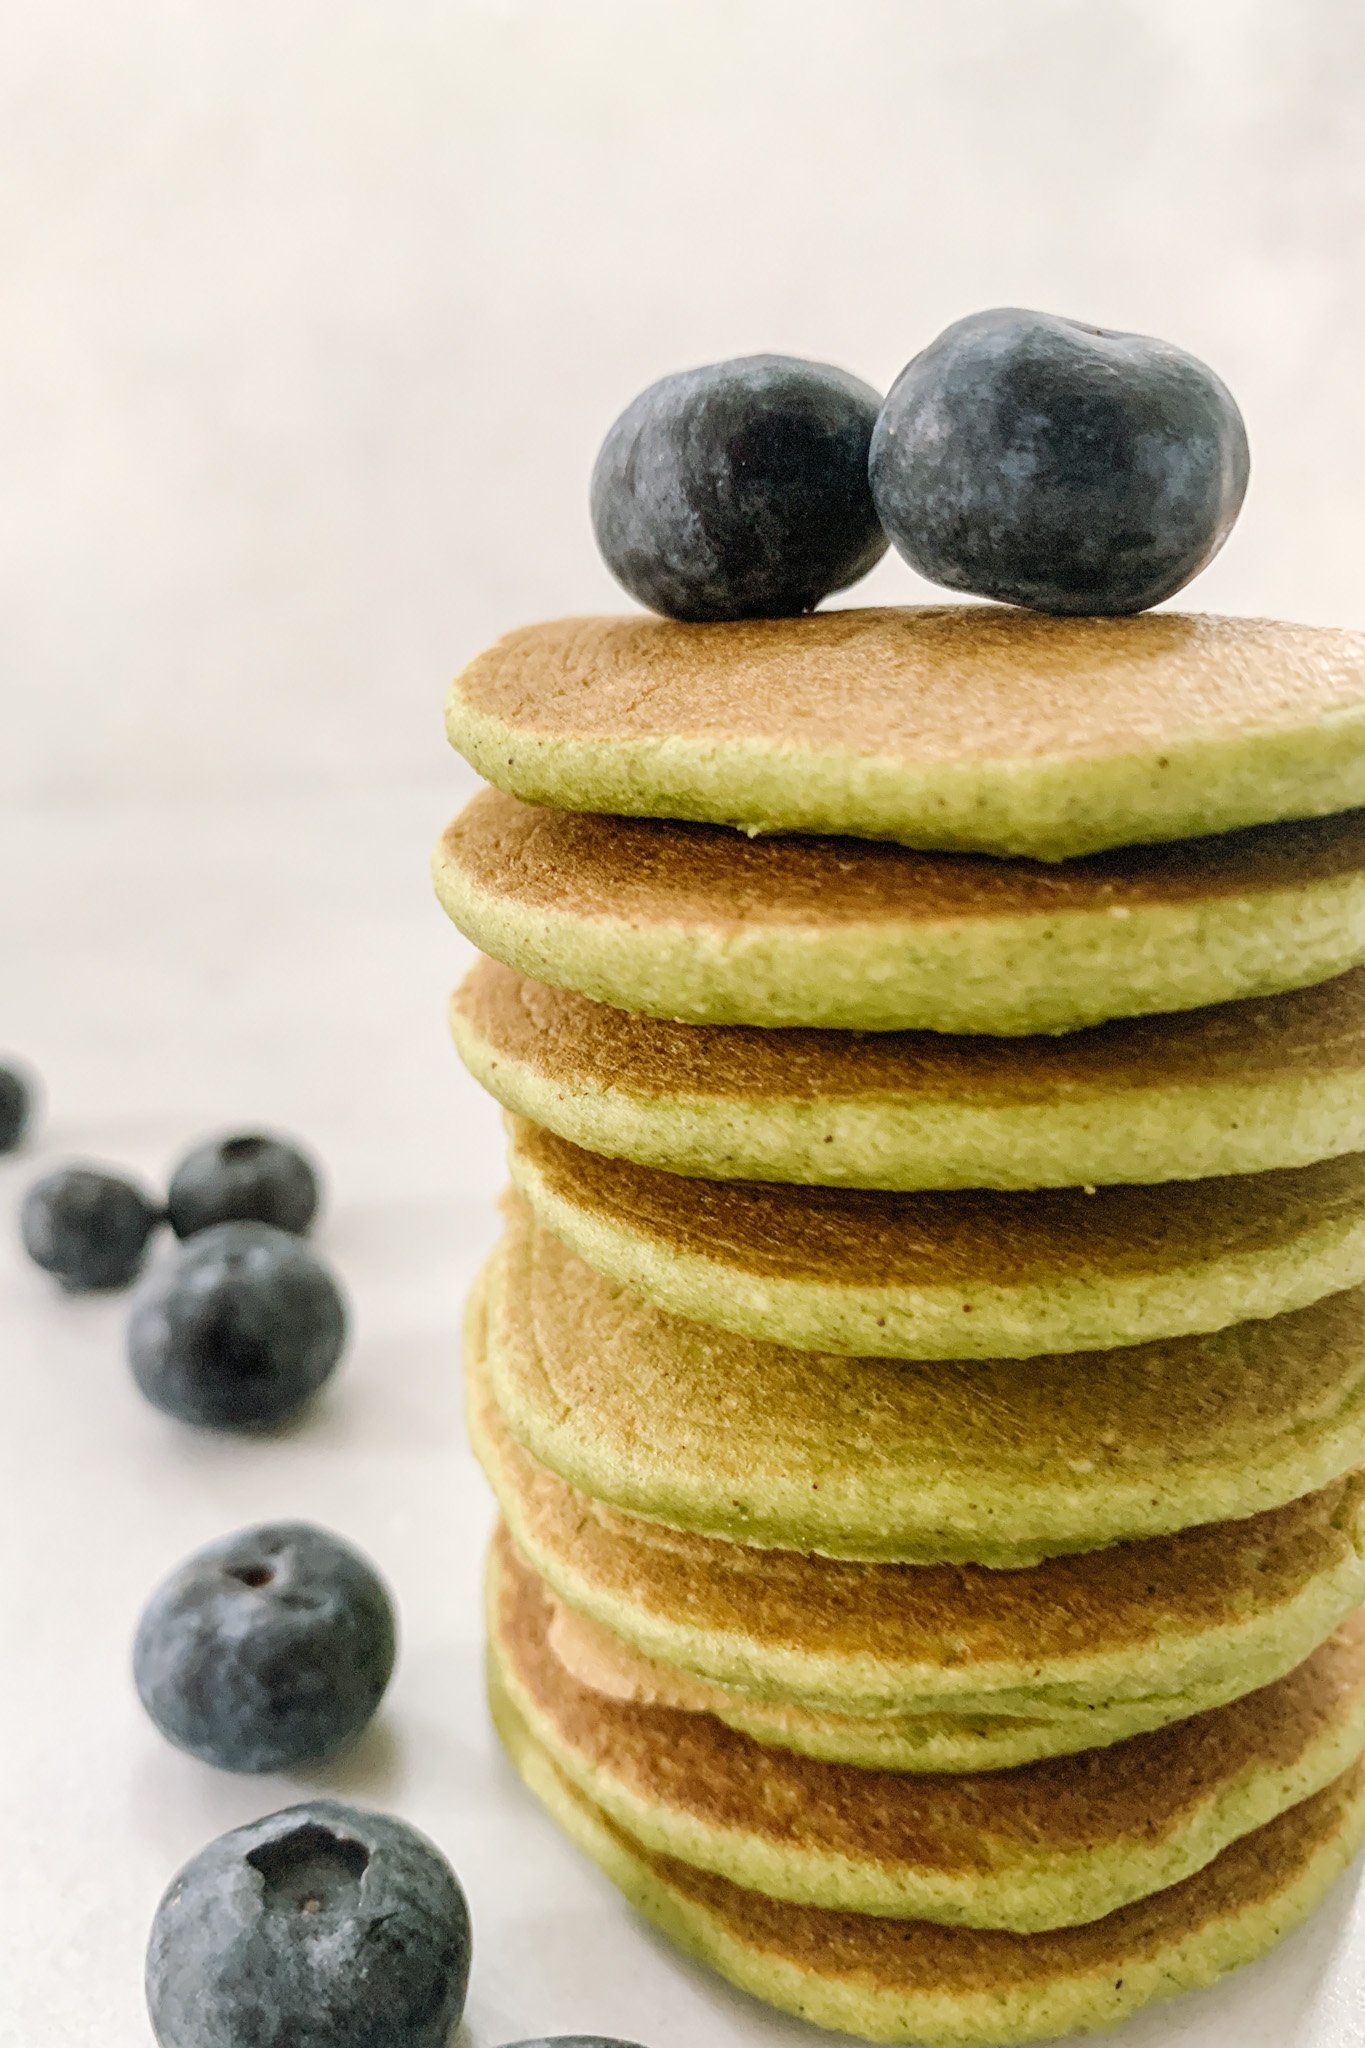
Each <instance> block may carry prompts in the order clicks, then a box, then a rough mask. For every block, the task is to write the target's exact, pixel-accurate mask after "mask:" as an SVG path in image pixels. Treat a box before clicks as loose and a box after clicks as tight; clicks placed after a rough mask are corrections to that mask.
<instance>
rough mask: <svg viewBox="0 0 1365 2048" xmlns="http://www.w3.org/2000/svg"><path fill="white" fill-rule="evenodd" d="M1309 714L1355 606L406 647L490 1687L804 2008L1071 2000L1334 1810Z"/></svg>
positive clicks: (1349, 1128) (1342, 1601)
mask: <svg viewBox="0 0 1365 2048" xmlns="http://www.w3.org/2000/svg"><path fill="white" fill-rule="evenodd" d="M1362 711H1365V643H1362V642H1361V641H1359V640H1358V639H1357V638H1356V636H1351V635H1345V634H1333V633H1328V632H1313V631H1310V630H1309V629H1306V628H1289V627H1283V628H1281V627H1275V626H1272V625H1268V624H1265V623H1263V622H1247V621H1219V620H1214V619H1208V618H1197V617H1189V618H1182V617H1181V616H1179V615H1173V614H1163V615H1147V616H1142V617H1137V618H1131V619H1119V620H1092V619H1086V620H1051V619H1049V620H1043V619H1040V618H1038V617H1036V616H1033V615H1029V614H1014V613H1009V612H1001V611H999V610H997V609H996V608H994V607H962V608H956V607H942V608H920V609H916V610H910V611H877V610H866V611H858V612H844V613H837V612H836V613H831V614H817V615H815V616H813V617H810V618H805V619H797V620H790V619H789V620H781V621H771V622H752V623H745V624H742V625H724V626H715V627H687V626H678V625H674V624H670V623H667V622H663V621H652V620H638V619H636V620H606V621H582V620H580V621H570V622H567V623H566V624H564V625H560V626H550V627H544V628H538V629H531V630H530V631H528V632H524V633H521V634H515V635H512V636H510V637H509V639H508V640H506V641H503V642H501V643H499V645H498V647H496V648H494V649H493V650H491V652H490V653H489V654H488V655H486V656H484V657H482V658H481V660H480V661H479V662H476V663H475V664H474V665H473V667H472V668H471V669H470V670H469V671H467V672H466V674H465V675H464V676H463V677H461V678H460V679H458V681H457V683H456V685H455V686H454V689H453V691H452V696H451V701H450V709H449V723H450V731H451V736H452V739H453V740H454V741H455V743H456V744H457V745H458V746H460V747H461V748H462V750H463V751H465V752H466V753H467V754H468V756H469V757H470V758H471V759H472V760H473V761H474V762H475V764H476V765H477V766H478V767H480V769H481V770H482V771H483V772H484V773H485V774H486V775H487V776H489V778H490V779H491V780H492V781H493V782H494V783H496V784H498V785H500V786H499V787H496V788H494V789H490V790H487V791H485V792H484V793H483V794H481V795H480V796H479V797H477V798H476V799H475V800H474V802H473V803H472V804H471V805H470V806H469V807H468V809H467V810H466V811H465V812H464V813H463V814H462V816H461V817H459V818H457V819H456V820H455V822H454V823H453V824H452V825H451V827H450V828H449V829H448V831H447V832H446V834H445V835H444V837H443V839H442V841H441V843H440V845H439V846H438V848H437V852H436V858H435V874H436V883H437V890H438V894H439V895H440V897H441V900H442V902H443V903H444V904H445V907H446V908H447V910H448V911H449V913H450V915H451V916H452V918H453V919H454V921H455V922H456V923H457V924H458V925H459V926H460V928H461V929H462V930H463V931H464V932H465V933H466V934H467V935H468V936H469V937H470V938H471V939H473V941H474V942H475V944H476V945H477V946H478V947H479V948H480V949H481V951H482V953H483V954H484V956H485V957H484V958H483V959H481V960H480V962H479V963H478V965H477V966H476V967H475V969H474V971H473V973H472V974H471V975H470V976H469V978H468V979H467V980H466V982H465V983H464V985H463V986H462V987H461V988H460V989H459V990H458V991H457V992H456V995H455V997H454V999H453V1002H452V1008H451V1024H452V1030H453V1034H454V1037H455V1041H456V1044H457V1046H458V1049H459V1051H460V1053H461V1055H462V1057H463V1058H464V1060H465V1063H466V1064H467V1066H468V1067H469V1068H470V1070H471V1071H472V1073H473V1074H474V1075H475V1077H476V1078H477V1079H478V1080H479V1081H480V1082H481V1083H482V1084H483V1085H484V1086H485V1087H486V1088H487V1089H488V1090H489V1091H490V1092H491V1093H492V1094H493V1095H494V1096H495V1097H496V1098H497V1099H498V1100H499V1101H500V1102H501V1103H502V1104H503V1105H504V1107H505V1108H506V1110H507V1112H508V1137H509V1160H510V1169H511V1189H510V1191H509V1193H508V1195H507V1197H506V1204H505V1208H506V1217H505V1230H504V1234H503V1238H502V1241H501V1243H500V1245H499V1248H498V1250H497V1252H496V1253H495V1255H494V1257H493V1259H492V1261H491V1263H490V1265H489V1268H488V1270H487V1271H486V1273H485V1274H484V1276H483V1277H482V1279H481V1281H480V1284H479V1286H478V1288H477V1289H476V1292H475V1296H474V1299H473V1300H472V1301H471V1304H470V1309H469V1319H468V1327H467V1332H466V1372H467V1385H468V1401H469V1420H470V1429H471V1433H472V1436H473V1440H474V1444H475V1448H476V1450H477V1452H478V1455H479V1458H480V1460H481V1462H482V1464H483V1467H484V1469H485V1471H486V1473H487V1475H488V1478H489V1481H490V1483H491V1485H492V1488H493V1491H494V1493H495V1495H496V1498H497V1501H498V1504H499V1508H500V1512H501V1521H500V1525H499V1529H498V1533H497V1536H496V1538H495V1542H494V1546H493V1553H492V1558H491V1560H490V1570H489V1582H488V1630H489V1658H490V1693H491V1699H492V1706H493V1713H494V1717H495V1720H496V1723H497V1726H498V1729H499V1732H500V1734H501V1736H502V1739H503V1741H504V1744H505V1746H506V1748H507V1750H508V1752H509V1754H510V1755H511V1757H512V1759H513V1761H514V1763H515V1764H516V1767H517V1768H518V1770H519V1771H520V1773H521V1775H522V1776H523V1778H524V1779H525V1780H526V1783H527V1784H528V1786H529V1787H530V1788H531V1790H532V1791H533V1792H534V1793H535V1795H536V1796H537V1797H538V1798H539V1799H540V1800H541V1801H542V1803H543V1804H544V1805H545V1806H546V1807H547V1808H548V1809H549V1811H550V1812H551V1813H552V1814H553V1815H554V1816H555V1818H556V1819H557V1820H558V1821H559V1823H560V1824H561V1826H562V1827H563V1828H564V1829H565V1830H566V1831H567V1832H568V1833H569V1834H570V1835H571V1836H572V1837H573V1838H574V1839H575V1840H576V1841H577V1842H578V1843H579V1844H580V1845H581V1846H582V1847H583V1849H584V1850H585V1851H586V1852H587V1853H588V1855H589V1856H591V1857H592V1858H593V1859H594V1860H595V1861H596V1862H597V1863H598V1864H600V1865H601V1866H602V1868H603V1869H604V1870H606V1872H607V1873H608V1874H609V1875H610V1876H611V1877H612V1878H613V1879H614V1881H615V1882H616V1883H617V1884H618V1885H619V1887H620V1888H621V1890H622V1891H623V1892H624V1893H625V1894H626V1895H627V1897H628V1898H629V1899H630V1900H631V1901H632V1902H633V1903H634V1904H635V1905H636V1907H637V1908H638V1909H639V1910H641V1911H642V1912H643V1913H644V1914H645V1915H646V1916H647V1917H648V1918H650V1919H651V1920H652V1921H654V1922H655V1923H656V1924H657V1925H658V1926H660V1927H661V1928H662V1929H663V1930H664V1931H665V1932H666V1933H668V1934H669V1935H670V1936H672V1937H673V1938H674V1939H675V1940H676V1941H677V1942H678V1943H679V1944H680V1945H681V1946H682V1947H683V1948H685V1949H686V1950H688V1951H689V1952H690V1953H692V1954H693V1955H695V1956H698V1957H700V1958H702V1959H704V1960H705V1961H707V1962H708V1963H710V1964H711V1965H713V1966H714V1967H715V1968H716V1969H718V1970H719V1971H720V1972H721V1973H723V1974H724V1975H725V1976H726V1977H728V1978H729V1979H730V1980H731V1981H732V1982H734V1983H735V1984H737V1985H739V1986H741V1987H742V1988H744V1989H745V1990H747V1991H749V1992H751V1993H753V1994H755V1995H756V1996H758V1997H760V1998H762V1999H765V2000H767V2001H768V2002H770V2003H771V2004H773V2005H776V2006H779V2007H782V2008H784V2009H786V2010H788V2011H790V2012H793V2013H796V2014H799V2015H800V2016H802V2017H803V2018H805V2019H808V2020H810V2021H812V2022H814V2023H816V2024H818V2025H820V2026H824V2027H828V2028H833V2029H838V2030H842V2031H845V2032H848V2033H851V2034H855V2035H860V2036H863V2037H865V2038H867V2039H869V2040H877V2041H904V2042H912V2041H914V2042H924V2043H928V2044H936V2043H945V2044H946V2043H982V2044H987V2043H995V2044H1005V2043H1012V2042H1023V2041H1030V2040H1040V2039H1046V2038H1049V2037H1051V2036H1054V2035H1056V2034H1059V2033H1063V2032H1066V2031H1069V2030H1072V2029H1079V2028H1089V2027H1098V2026H1103V2025H1106V2024H1108V2023H1110V2022H1112V2021H1115V2020H1118V2019H1120V2018H1122V2017H1123V2016H1124V2015H1125V2014H1128V2013H1130V2012H1132V2011H1134V2010H1135V2009H1136V2008H1138V2007H1139V2006H1141V2005H1143V2004H1145V2003H1147V2002H1148V2001H1149V2000H1151V1999H1153V1998H1157V1997H1160V1996H1164V1995H1167V1994H1169V1993H1173V1992H1177V1991H1180V1990H1182V1989H1186V1988H1190V1987H1193V1986H1196V1985H1202V1984H1207V1983H1210V1982H1212V1981H1213V1980H1214V1979H1215V1978H1217V1977H1218V1976H1220V1975H1221V1974H1222V1973H1223V1972H1224V1971H1226V1970H1228V1969H1230V1968H1232V1967H1234V1966H1235V1965H1237V1964H1239V1963H1241V1962H1244V1961H1248V1960H1250V1959H1252V1958H1253V1957H1255V1956H1257V1955H1259V1954H1261V1953H1262V1952H1263V1951H1264V1950H1266V1949H1267V1948H1268V1947H1270V1946H1271V1945H1272V1943H1273V1942H1274V1941H1276V1940H1277V1939H1278V1938H1279V1937H1280V1936H1281V1935H1282V1934H1283V1933H1285V1932H1286V1931H1287V1930H1288V1929H1289V1928H1290V1927H1292V1926H1293V1925H1294V1924H1296V1923H1297V1922H1298V1921H1299V1920H1300V1919H1301V1918H1302V1917H1303V1916H1304V1915H1305V1914H1306V1913H1307V1912H1308V1911H1309V1910H1311V1908H1312V1907H1313V1906H1314V1905H1315V1904H1316V1903H1317V1902H1318V1900H1319V1899H1320V1898H1321V1897H1322V1896H1323V1895H1324V1894H1325V1893H1326V1891H1327V1890H1328V1889H1329V1887H1330V1886H1331V1885H1332V1883H1333V1882H1334V1881H1335V1879H1336V1878H1337V1877H1338V1876H1339V1875H1340V1874H1341V1872H1342V1871H1343V1870H1344V1869H1345V1868H1346V1866H1347V1864H1348V1863H1349V1862H1350V1860H1351V1858H1352V1856H1353V1855H1354V1853H1355V1851H1356V1849H1357V1847H1358V1846H1359V1844H1360V1842H1361V1841H1362V1839H1363V1838H1365V1766H1362V1763H1361V1756H1362V1751H1365V1613H1362V1612H1361V1611H1359V1610H1360V1609H1361V1603H1362V1601H1365V1314H1363V1313H1362V1311H1363V1310H1365V965H1362V964H1361V963H1362V962H1365V813H1362V812H1361V811H1360V810H1358V809H1352V808H1349V805H1350V804H1352V803H1358V802H1359V801H1360V799H1361V795H1362V794H1365V790H1362V789H1361V788H1360V787H1359V786H1358V785H1359V778H1360V760H1361V740H1360V738H1359V737H1358V736H1357V735H1358V732H1359V729H1360V728H1361V725H1362V719H1361V713H1362ZM1201 792H1202V797H1201ZM1201 818H1204V819H1207V820H1208V821H1210V824H1209V828H1208V830H1207V831H1206V832H1205V833H1203V834H1202V836H1190V835H1191V833H1196V832H1197V831H1198V822H1199V820H1200V819H1201ZM1177 824H1178V825H1179V827H1180V829H1182V830H1183V831H1184V832H1185V833H1186V835H1187V836H1185V837H1184V838H1181V839H1175V838H1173V837H1172V836H1171V833H1172V830H1173V829H1174V827H1175V826H1176V825H1177ZM1215 825H1216V826H1217V828H1218V829H1217V830H1216V831H1215V830H1214V829H1213V827H1214V826H1215Z"/></svg>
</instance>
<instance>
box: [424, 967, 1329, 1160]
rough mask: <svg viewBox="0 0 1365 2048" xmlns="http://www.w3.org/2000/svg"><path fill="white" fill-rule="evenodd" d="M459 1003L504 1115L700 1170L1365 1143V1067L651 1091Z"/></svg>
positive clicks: (1196, 1153) (1228, 1152)
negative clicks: (736, 1091) (1198, 1079)
mask: <svg viewBox="0 0 1365 2048" xmlns="http://www.w3.org/2000/svg"><path fill="white" fill-rule="evenodd" d="M457 998H458V991H457V992H456V995H455V996H452V998H451V1002H450V1010H449V1024H450V1034H451V1038H452V1040H453V1042H454V1045H455V1049H456V1051H457V1053H458V1054H459V1056H460V1059H461V1060H462V1061H463V1063H464V1065H465V1067H466V1068H467V1069H468V1071H469V1072H470V1073H471V1074H472V1075H473V1077H474V1079H475V1080H476V1081H477V1082H478V1083H479V1085H480V1087H482V1088H483V1089H485V1090H486V1091H487V1093H488V1094H490V1095H491V1096H492V1097H493V1098H494V1100H495V1101H497V1102H499V1103H501V1104H502V1106H503V1108H504V1109H506V1110H509V1111H511V1112H512V1113H513V1114H514V1115H517V1116H524V1117H525V1118H527V1120H528V1121H529V1122H531V1123H536V1124H540V1125H542V1126H543V1127H544V1128H545V1129H546V1130H550V1131H553V1132H554V1134H555V1136H556V1137H560V1138H564V1139H566V1140H567V1141H568V1142H569V1143H570V1144H574V1145H581V1146H582V1147H583V1149H584V1150H585V1151H587V1152H597V1153H600V1154H602V1155H603V1156H604V1157H606V1158H615V1159H629V1160H631V1161H633V1162H634V1163H636V1164H637V1165H640V1166H655V1167H658V1168H660V1169H661V1170H663V1171H665V1172H668V1173H676V1174H680V1175H683V1176H684V1177H687V1178H695V1179H698V1180H768V1181H784V1182H787V1183H788V1184H791V1185H796V1186H802V1185H804V1186H816V1187H853V1188H869V1189H877V1188H880V1189H885V1190H888V1191H892V1192H902V1193H913V1192H916V1191H919V1190H931V1189H952V1188H999V1189H1002V1190H1008V1191H1022V1190H1026V1189H1032V1188H1052V1187H1085V1186H1097V1187H1100V1186H1106V1185H1110V1184H1123V1183H1127V1184H1132V1183H1145V1184H1149V1185H1150V1184H1154V1183H1159V1182H1164V1181H1175V1180H1208V1179H1212V1178H1214V1177H1215V1176H1219V1175H1225V1174H1233V1173H1263V1172H1267V1171H1272V1170H1274V1169H1275V1168H1278V1167H1286V1166H1289V1167H1292V1166H1311V1165H1314V1164H1316V1163H1317V1161H1319V1160H1321V1159H1331V1158H1336V1157H1338V1156H1340V1155H1341V1154H1342V1153H1345V1152H1358V1151H1365V1085H1362V1084H1363V1083H1365V1071H1362V1072H1361V1073H1353V1072H1350V1071H1349V1070H1345V1071H1342V1072H1333V1073H1331V1074H1328V1075H1324V1076H1314V1077H1311V1078H1308V1079H1302V1078H1295V1077H1289V1078H1286V1079H1284V1080H1280V1081H1266V1082H1259V1083H1255V1084H1252V1085H1250V1086H1245V1087H1239V1086H1238V1085H1237V1084H1235V1083H1233V1082H1226V1081H1225V1082H1215V1083H1211V1084H1209V1085H1208V1086H1205V1087H1200V1086H1198V1085H1195V1084H1191V1085H1188V1086H1181V1087H1178V1088H1170V1089H1162V1088H1160V1087H1152V1088H1150V1089H1143V1090H1141V1091H1139V1092H1138V1093H1137V1095H1136V1098H1135V1097H1134V1096H1133V1095H1131V1094H1130V1095H1128V1096H1126V1097H1120V1096H1106V1095H1104V1094H1103V1093H1100V1092H1096V1093H1095V1094H1092V1095H1088V1096H1079V1095H1072V1096H1070V1097H1068V1098H1061V1097H1059V1098H1058V1099H1057V1100H1056V1101H1053V1102H1046V1103H1026V1104H1021V1105H1019V1106H1018V1107H1013V1108H1011V1107H1005V1106H1001V1105H995V1106H989V1107H979V1106H976V1105H973V1104H970V1103H967V1102H958V1103H952V1102H945V1101H942V1100H940V1101H936V1102H928V1101H923V1102H917V1101H915V1100H914V1099H913V1097H910V1096H908V1095H907V1096H906V1097H904V1098H902V1099H899V1100H896V1099H890V1098H886V1097H880V1098H875V1099H874V1098H871V1097H869V1098H868V1099H867V1100H866V1101H849V1100H832V1099H831V1100H828V1101H822V1102H811V1101H806V1100H802V1099H798V1098H795V1097H787V1096H773V1097H769V1098H766V1099H764V1100H762V1101H759V1100H754V1099H747V1100H746V1099H744V1098H742V1097H721V1096H706V1095H696V1094H684V1093H667V1092H664V1091H662V1090H661V1091H660V1092H659V1093H657V1094H653V1095H646V1094H644V1093H642V1092H639V1091H636V1090H632V1089H628V1088H624V1087H621V1086H619V1085H617V1084H614V1083H611V1082H607V1083H605V1084H603V1085H595V1084H593V1083H592V1082H590V1081H585V1080H575V1079H570V1078H558V1079H557V1078H555V1077H554V1076H552V1075H548V1074H545V1073H540V1072H537V1071H536V1069H535V1068H533V1067H532V1066H530V1065H529V1064H528V1063H526V1062H524V1061H519V1060H517V1059H515V1058H513V1057H512V1056H511V1055H510V1054H508V1053H506V1052H504V1051H501V1050H499V1049H498V1048H497V1047H496V1046H495V1045H494V1044H493V1043H492V1041H491V1040H489V1039H488V1038H487V1037H485V1036H484V1035H483V1034H481V1033H480V1032H478V1031H477V1030H476V1029H475V1028H474V1026H473V1025H472V1024H471V1023H470V1022H469V1020H468V1019H467V1018H465V1017H464V1016H462V1015H461V1014H460V1012H459V1011H458V1009H457ZM1163 1113H1164V1116H1165V1117H1166V1118H1168V1119H1169V1123H1168V1128H1167V1129H1164V1130H1162V1129H1159V1128H1158V1126H1159V1125H1160V1124H1161V1122H1162V1120H1163Z"/></svg>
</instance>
